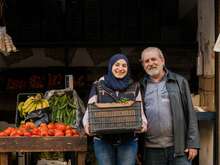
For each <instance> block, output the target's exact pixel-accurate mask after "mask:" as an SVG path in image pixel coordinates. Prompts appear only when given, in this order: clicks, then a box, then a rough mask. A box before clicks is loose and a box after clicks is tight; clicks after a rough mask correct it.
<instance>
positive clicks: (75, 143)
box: [0, 136, 87, 165]
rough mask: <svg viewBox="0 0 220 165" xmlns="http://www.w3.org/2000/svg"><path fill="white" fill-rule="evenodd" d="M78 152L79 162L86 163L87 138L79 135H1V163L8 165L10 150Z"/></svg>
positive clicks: (81, 164)
mask: <svg viewBox="0 0 220 165" xmlns="http://www.w3.org/2000/svg"><path fill="white" fill-rule="evenodd" d="M57 151H62V152H66V151H74V152H77V155H78V156H77V164H78V165H84V164H85V154H86V151H87V138H86V137H85V136H79V137H31V138H30V137H1V138H0V164H4V165H8V154H9V153H10V152H57Z"/></svg>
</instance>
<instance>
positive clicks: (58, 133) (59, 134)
mask: <svg viewBox="0 0 220 165" xmlns="http://www.w3.org/2000/svg"><path fill="white" fill-rule="evenodd" d="M54 136H64V133H63V131H61V130H55V133H54Z"/></svg>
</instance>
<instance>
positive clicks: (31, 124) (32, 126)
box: [25, 121, 36, 128]
mask: <svg viewBox="0 0 220 165" xmlns="http://www.w3.org/2000/svg"><path fill="white" fill-rule="evenodd" d="M25 126H26V128H36V126H35V124H34V123H33V122H30V121H28V122H26V123H25Z"/></svg>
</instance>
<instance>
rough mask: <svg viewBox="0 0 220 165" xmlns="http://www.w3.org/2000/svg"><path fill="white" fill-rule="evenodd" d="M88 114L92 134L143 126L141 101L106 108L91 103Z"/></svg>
mask: <svg viewBox="0 0 220 165" xmlns="http://www.w3.org/2000/svg"><path fill="white" fill-rule="evenodd" d="M88 114H89V128H90V132H91V133H92V134H108V133H122V132H132V131H134V130H137V129H140V128H141V126H142V118H141V102H134V103H132V104H131V105H129V106H127V105H124V106H123V105H122V106H118V107H117V106H114V107H105V108H100V107H99V106H98V105H97V104H89V105H88Z"/></svg>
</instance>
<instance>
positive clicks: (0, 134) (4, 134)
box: [0, 132, 8, 136]
mask: <svg viewBox="0 0 220 165" xmlns="http://www.w3.org/2000/svg"><path fill="white" fill-rule="evenodd" d="M0 136H8V135H7V134H6V133H5V132H0Z"/></svg>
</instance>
